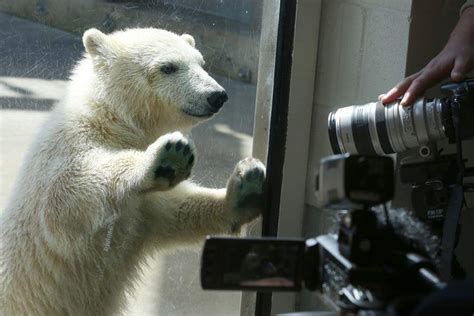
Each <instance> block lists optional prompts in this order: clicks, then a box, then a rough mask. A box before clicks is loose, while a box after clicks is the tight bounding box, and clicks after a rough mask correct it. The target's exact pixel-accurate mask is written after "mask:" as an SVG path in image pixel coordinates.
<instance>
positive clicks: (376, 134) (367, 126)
mask: <svg viewBox="0 0 474 316" xmlns="http://www.w3.org/2000/svg"><path fill="white" fill-rule="evenodd" d="M445 106H446V105H445V102H444V99H434V100H430V99H426V98H421V99H418V100H417V101H415V102H414V103H413V104H412V105H411V106H409V107H403V106H401V105H400V104H399V102H398V101H397V102H394V103H391V104H388V105H387V106H384V105H383V104H382V103H381V102H373V103H368V104H365V105H356V106H348V107H343V108H340V109H338V110H336V111H334V112H331V113H330V114H329V117H328V132H329V141H330V143H331V147H332V150H333V152H334V153H335V154H340V153H352V154H365V155H385V154H392V153H399V152H403V151H406V150H408V149H410V148H417V147H420V146H422V145H425V144H427V143H430V142H436V141H439V140H441V139H444V138H446V136H445V128H444V126H443V115H445V113H446V111H443V107H445ZM445 121H446V120H445Z"/></svg>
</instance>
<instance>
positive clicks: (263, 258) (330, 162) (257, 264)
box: [201, 154, 443, 314]
mask: <svg viewBox="0 0 474 316" xmlns="http://www.w3.org/2000/svg"><path fill="white" fill-rule="evenodd" d="M318 183H319V185H318V186H319V190H318V191H317V194H318V196H319V198H320V199H319V200H320V201H321V203H323V204H324V206H325V207H329V208H333V209H347V208H349V209H350V211H347V212H346V213H345V214H344V215H343V216H342V218H341V220H340V227H339V231H338V234H337V236H336V235H333V234H328V235H322V236H318V237H316V238H311V239H307V240H302V239H276V238H250V239H239V238H208V239H207V240H206V243H205V246H204V250H203V256H202V264H201V284H202V287H203V288H204V289H214V290H215V289H221V290H255V291H297V290H300V289H301V288H302V286H303V284H304V286H305V287H306V288H308V289H310V290H320V291H321V292H322V293H323V294H324V295H325V296H327V297H328V298H330V299H331V300H332V301H333V302H335V303H336V304H337V306H339V308H340V309H341V311H351V312H357V311H360V310H363V311H368V310H370V311H383V310H386V309H387V308H388V307H389V306H393V305H394V302H395V300H396V301H397V304H398V305H401V298H404V297H405V298H407V304H406V305H409V304H408V302H409V303H410V304H412V300H413V294H416V296H417V297H419V296H420V295H425V294H427V293H429V292H430V291H432V290H434V289H438V288H440V287H442V286H443V283H442V282H441V281H440V279H439V278H438V276H437V274H436V272H435V271H436V268H435V265H434V264H433V262H432V261H431V260H429V259H428V257H427V256H426V255H425V254H424V253H422V252H421V251H420V250H419V249H415V247H413V243H412V242H411V241H407V240H404V239H403V238H402V237H400V236H398V235H397V234H395V232H394V229H393V227H392V226H391V224H390V219H389V218H388V213H385V216H386V217H385V220H381V218H379V217H380V216H379V215H380V214H379V215H377V213H376V212H375V211H372V210H371V207H373V206H376V205H380V204H383V203H386V202H388V201H389V200H390V199H391V198H392V197H393V192H394V168H393V161H392V159H391V158H389V157H377V156H361V155H348V154H344V155H336V156H331V157H328V158H326V159H323V160H322V161H321V165H320V172H319V176H318ZM408 298H409V300H408ZM410 306H411V305H410ZM403 308H406V306H405V305H403ZM401 314H403V313H401Z"/></svg>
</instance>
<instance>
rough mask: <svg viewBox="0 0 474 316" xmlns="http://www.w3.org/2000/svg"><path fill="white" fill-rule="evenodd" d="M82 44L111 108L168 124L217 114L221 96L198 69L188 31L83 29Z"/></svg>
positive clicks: (187, 123) (178, 124) (223, 96)
mask: <svg viewBox="0 0 474 316" xmlns="http://www.w3.org/2000/svg"><path fill="white" fill-rule="evenodd" d="M83 43H84V46H85V49H86V52H87V54H88V55H89V56H88V57H90V58H91V60H92V64H93V69H94V70H93V71H94V73H95V74H96V77H97V78H98V80H97V82H98V84H99V85H101V88H100V89H99V90H100V93H101V94H102V95H103V96H102V98H103V99H104V100H107V102H108V103H110V104H111V105H112V106H116V107H117V110H119V111H125V112H127V111H128V112H131V113H133V114H134V115H135V116H137V117H140V118H141V119H142V120H147V119H152V121H154V122H156V120H159V121H160V124H163V123H164V122H166V123H168V124H170V125H172V126H174V127H187V126H192V125H194V124H196V123H198V122H200V121H202V120H204V119H207V118H209V117H211V116H212V115H214V114H215V113H217V112H218V111H219V109H220V108H221V107H222V105H223V104H224V102H226V101H227V94H226V92H225V90H224V88H223V87H221V86H220V85H219V84H218V83H217V82H216V81H215V80H214V79H213V78H211V76H209V74H208V73H207V72H206V71H205V70H204V69H203V66H204V59H203V57H202V55H201V54H200V52H199V51H198V50H197V49H196V48H195V42H194V38H193V37H192V36H191V35H188V34H183V35H177V34H175V33H172V32H168V31H165V30H161V29H154V28H141V29H127V30H123V31H117V32H114V33H112V34H108V35H106V34H104V33H102V32H100V31H99V30H97V29H89V30H88V31H86V32H85V33H84V36H83Z"/></svg>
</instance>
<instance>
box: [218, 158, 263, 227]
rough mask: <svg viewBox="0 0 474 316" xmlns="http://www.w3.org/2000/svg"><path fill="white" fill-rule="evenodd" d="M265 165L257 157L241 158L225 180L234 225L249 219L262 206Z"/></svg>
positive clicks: (254, 216)
mask: <svg viewBox="0 0 474 316" xmlns="http://www.w3.org/2000/svg"><path fill="white" fill-rule="evenodd" d="M264 182H265V166H264V164H263V163H262V162H260V161H259V160H258V159H254V158H246V159H244V160H241V161H240V162H239V163H238V164H237V166H236V167H235V169H234V172H233V174H232V175H231V177H230V179H229V181H228V182H227V195H226V199H227V203H228V205H229V206H230V208H231V210H232V212H233V213H234V215H235V216H236V223H234V224H236V225H238V226H239V225H241V224H244V223H246V222H249V221H251V220H252V219H254V218H256V217H257V216H259V215H260V213H261V211H262V210H263V207H264V201H265V199H264V194H263V185H264Z"/></svg>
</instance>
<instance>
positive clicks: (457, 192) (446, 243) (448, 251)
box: [440, 184, 464, 281]
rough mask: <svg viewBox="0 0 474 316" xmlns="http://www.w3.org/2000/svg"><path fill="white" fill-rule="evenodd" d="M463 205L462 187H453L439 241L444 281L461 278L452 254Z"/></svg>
mask: <svg viewBox="0 0 474 316" xmlns="http://www.w3.org/2000/svg"><path fill="white" fill-rule="evenodd" d="M463 203H464V190H463V186H462V185H458V184H457V185H455V186H454V187H453V188H452V190H451V198H450V199H449V205H448V210H447V212H446V217H445V219H444V226H443V237H442V240H441V269H440V270H441V271H440V272H441V276H442V278H443V279H444V280H446V281H447V280H451V279H452V278H453V277H459V276H462V274H463V273H464V271H462V269H461V266H460V264H459V262H458V260H457V257H456V255H455V253H454V250H455V248H456V244H457V239H458V238H457V236H458V233H459V230H458V226H459V219H460V217H461V209H462V206H463Z"/></svg>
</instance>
